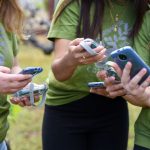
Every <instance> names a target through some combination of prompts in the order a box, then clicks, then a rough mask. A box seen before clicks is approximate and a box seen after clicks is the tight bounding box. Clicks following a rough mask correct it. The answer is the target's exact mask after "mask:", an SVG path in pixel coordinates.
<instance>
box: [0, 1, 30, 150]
mask: <svg viewBox="0 0 150 150" xmlns="http://www.w3.org/2000/svg"><path fill="white" fill-rule="evenodd" d="M22 18H23V14H22V11H21V9H20V7H19V5H18V1H17V0H14V1H12V0H0V150H7V147H6V144H5V137H6V134H7V130H8V128H9V125H8V121H7V117H8V115H9V108H10V104H9V102H8V101H7V94H12V93H15V92H16V91H18V90H20V89H22V88H23V87H25V86H26V85H27V84H28V83H29V82H30V81H31V80H32V75H23V74H16V73H18V72H19V71H20V70H21V68H20V67H19V64H18V60H17V53H18V46H17V37H16V35H20V36H21V33H22ZM18 103H19V102H18ZM19 104H20V105H23V104H22V102H20V103H19Z"/></svg>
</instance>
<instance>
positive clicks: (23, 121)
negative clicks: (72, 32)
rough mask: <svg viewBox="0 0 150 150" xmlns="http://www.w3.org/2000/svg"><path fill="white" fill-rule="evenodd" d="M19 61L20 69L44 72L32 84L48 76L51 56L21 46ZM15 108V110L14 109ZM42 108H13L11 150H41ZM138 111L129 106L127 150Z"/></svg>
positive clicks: (130, 146) (8, 137) (130, 147)
mask: <svg viewBox="0 0 150 150" xmlns="http://www.w3.org/2000/svg"><path fill="white" fill-rule="evenodd" d="M20 49H21V51H20V54H19V61H20V65H21V67H22V68H24V67H27V66H41V67H43V69H44V71H43V72H42V73H41V74H39V75H38V76H37V77H35V79H34V82H36V83H39V84H41V83H43V82H45V79H46V77H47V75H48V70H49V68H50V63H51V57H52V55H44V54H43V52H42V51H40V50H39V49H36V48H34V47H32V46H30V45H26V46H24V45H22V46H21V48H20ZM14 107H15V108H14ZM43 110H44V108H40V109H39V108H20V107H16V106H13V108H12V111H11V113H12V115H10V117H9V122H10V129H9V132H8V136H7V139H8V140H9V142H10V145H11V147H12V150H42V148H41V127H42V116H43ZM139 111H140V109H139V108H137V107H135V106H133V105H129V112H130V131H129V144H128V145H129V146H128V150H132V147H133V139H134V122H135V120H136V118H137V116H138V114H139Z"/></svg>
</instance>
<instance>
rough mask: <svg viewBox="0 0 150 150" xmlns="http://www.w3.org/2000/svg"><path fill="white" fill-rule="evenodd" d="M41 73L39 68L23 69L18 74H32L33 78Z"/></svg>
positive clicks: (41, 69)
mask: <svg viewBox="0 0 150 150" xmlns="http://www.w3.org/2000/svg"><path fill="white" fill-rule="evenodd" d="M42 71H43V68H41V67H27V68H24V69H23V70H22V71H21V72H19V73H20V74H32V75H33V76H35V75H37V74H39V73H41V72H42Z"/></svg>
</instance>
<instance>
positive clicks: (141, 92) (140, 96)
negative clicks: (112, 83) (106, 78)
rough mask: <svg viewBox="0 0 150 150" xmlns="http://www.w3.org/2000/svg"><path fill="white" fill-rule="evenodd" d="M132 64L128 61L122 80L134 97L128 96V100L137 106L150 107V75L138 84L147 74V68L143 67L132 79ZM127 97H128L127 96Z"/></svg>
mask: <svg viewBox="0 0 150 150" xmlns="http://www.w3.org/2000/svg"><path fill="white" fill-rule="evenodd" d="M131 68H132V64H131V63H130V62H128V63H127V64H126V66H125V68H124V70H123V73H122V77H121V82H122V85H123V87H124V88H125V90H126V91H127V93H128V95H129V94H130V95H132V96H133V97H134V98H128V97H127V100H128V101H129V102H131V103H132V104H134V105H137V106H143V107H144V106H148V107H150V92H149V91H150V86H149V85H150V76H149V77H148V78H147V79H146V80H145V81H144V82H143V83H142V84H140V85H139V84H138V83H139V81H140V80H141V79H142V77H143V76H144V75H145V74H146V69H144V68H143V69H141V71H140V72H138V73H137V74H136V75H135V76H134V77H133V78H132V79H130V71H131ZM125 98H126V97H125Z"/></svg>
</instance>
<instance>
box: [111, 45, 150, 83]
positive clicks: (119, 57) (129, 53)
mask: <svg viewBox="0 0 150 150" xmlns="http://www.w3.org/2000/svg"><path fill="white" fill-rule="evenodd" d="M110 56H111V58H112V59H113V61H114V62H116V63H117V64H118V66H119V67H120V68H121V69H122V70H123V69H124V67H125V65H126V63H127V62H131V63H132V68H131V72H130V77H131V78H133V77H134V76H135V75H136V74H137V73H138V72H139V71H140V70H141V69H142V68H145V69H147V73H146V74H145V75H144V76H143V78H142V79H141V80H140V82H139V84H141V83H142V82H143V81H144V80H145V79H146V78H147V77H148V76H149V75H150V68H149V66H148V65H147V64H146V63H145V62H144V61H143V59H142V58H141V57H140V56H139V55H138V54H137V53H136V52H135V50H134V49H132V48H131V47H130V46H125V47H122V48H120V49H117V50H115V51H113V52H112V53H111V55H110Z"/></svg>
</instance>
